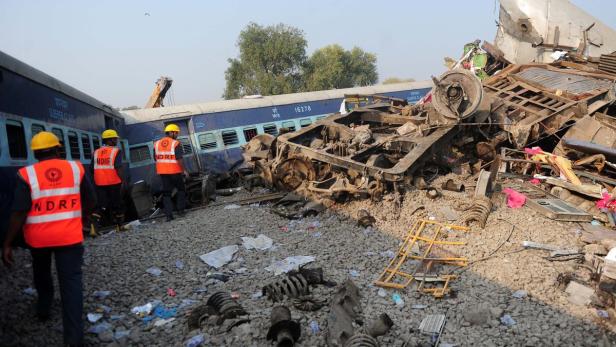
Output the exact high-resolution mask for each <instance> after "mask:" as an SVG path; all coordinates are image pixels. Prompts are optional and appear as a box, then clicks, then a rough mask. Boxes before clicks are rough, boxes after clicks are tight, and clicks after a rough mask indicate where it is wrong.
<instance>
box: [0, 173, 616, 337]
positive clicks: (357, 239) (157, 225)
mask: <svg viewBox="0 0 616 347" xmlns="http://www.w3.org/2000/svg"><path fill="white" fill-rule="evenodd" d="M451 177H453V176H450V177H441V178H439V179H438V180H440V179H443V180H444V179H446V178H451ZM454 178H457V177H454ZM438 180H437V182H436V183H438V182H440V181H438ZM468 183H469V184H471V182H468ZM435 186H440V184H435ZM442 193H443V195H442V196H441V197H440V198H438V199H436V200H430V199H428V198H427V197H426V196H425V194H424V192H421V191H413V192H407V193H406V195H405V196H404V198H403V199H402V204H398V203H396V201H397V198H396V196H394V195H389V196H386V197H385V198H384V199H383V201H380V202H377V203H374V202H370V201H354V202H350V203H347V204H344V205H336V206H334V208H332V209H330V210H328V211H326V212H325V213H322V214H320V215H319V216H316V217H311V218H306V219H301V220H296V221H290V220H287V219H284V218H282V217H280V216H278V215H276V214H273V213H271V212H270V209H269V207H268V206H267V205H266V206H242V207H240V208H233V209H225V206H224V205H220V206H215V207H208V208H204V209H201V210H196V211H193V212H190V213H189V214H188V215H187V216H186V217H184V218H180V219H177V220H175V221H173V222H170V223H165V222H162V220H156V221H149V222H145V223H143V224H142V225H141V226H139V227H138V228H136V229H133V230H130V231H127V232H122V233H119V234H118V233H112V234H109V235H106V236H104V237H100V238H97V239H88V240H86V244H85V246H86V251H85V260H84V267H83V270H84V297H85V309H84V311H85V312H84V320H85V326H86V329H91V328H92V327H93V326H96V325H97V324H101V323H106V324H107V327H108V329H106V330H104V331H102V332H100V333H98V334H96V333H86V343H87V344H88V345H110V346H118V345H119V346H154V345H156V346H183V345H184V344H185V342H186V341H187V340H189V339H190V338H191V337H194V336H196V335H199V334H203V335H204V338H205V341H206V343H204V344H203V345H214V346H219V345H225V346H271V345H272V343H271V342H270V341H267V339H266V334H267V330H268V328H269V324H270V323H269V319H270V317H269V315H270V312H271V309H272V307H273V306H274V305H273V304H272V303H271V302H270V301H269V300H268V299H267V298H265V297H260V296H259V295H258V293H260V292H261V288H262V287H263V286H264V285H265V284H267V283H269V282H271V281H273V280H275V279H276V277H275V276H273V274H272V273H271V272H268V271H266V270H265V268H266V267H267V266H269V265H271V264H272V263H273V262H275V261H277V260H282V259H284V258H286V257H289V256H300V255H302V256H314V257H315V258H316V260H315V262H314V263H312V264H311V265H310V266H311V267H322V268H323V270H324V273H325V278H326V279H328V280H332V281H335V282H337V283H338V284H339V285H340V284H341V283H342V282H344V280H346V279H347V278H351V279H352V280H353V281H354V282H355V284H356V285H357V286H358V287H359V289H360V291H361V295H362V298H361V304H362V307H363V317H364V320H365V321H369V320H371V319H373V318H376V317H377V316H378V315H379V314H381V313H383V312H386V313H387V314H388V315H389V316H390V317H391V319H392V320H393V322H394V326H393V328H392V329H391V331H390V332H389V333H388V334H387V335H385V336H382V337H379V341H380V343H381V345H382V346H402V345H403V343H404V342H405V341H407V342H408V345H409V346H415V345H420V344H422V343H425V342H426V341H430V339H429V338H426V337H425V336H422V335H421V333H420V332H419V331H418V327H419V323H420V322H421V320H422V319H423V317H425V316H426V315H429V314H445V315H446V317H447V321H446V325H445V329H444V332H443V334H442V337H441V342H442V343H448V344H452V345H458V346H479V345H485V346H514V345H515V346H518V345H531V346H542V345H546V346H555V345H567V346H600V345H606V346H609V345H611V344H613V343H615V342H616V339H615V338H614V336H613V335H612V334H611V333H610V332H609V331H610V329H609V326H610V323H609V321H608V320H606V319H604V318H600V317H599V316H598V315H597V312H596V309H594V308H591V307H583V306H575V305H572V304H571V303H569V301H568V300H567V294H566V293H565V292H564V291H563V290H562V289H559V288H558V286H557V280H556V279H557V277H558V275H559V274H561V273H567V272H569V273H575V272H579V271H580V270H579V269H578V268H577V267H576V266H575V265H576V264H575V263H574V262H550V261H548V260H546V259H544V257H545V256H546V255H547V254H546V253H545V252H543V251H539V250H520V248H521V246H520V245H521V242H522V241H523V240H532V241H535V242H540V243H547V244H553V245H558V246H562V247H563V248H575V247H580V244H578V243H577V235H576V232H575V229H576V228H579V226H578V225H577V224H576V223H562V222H554V221H551V220H548V219H546V218H544V217H542V216H540V215H538V214H536V213H535V212H533V211H532V210H531V209H529V208H527V207H523V208H522V209H517V210H512V209H509V208H507V207H506V205H505V204H504V203H497V204H496V207H495V211H494V212H492V214H491V215H490V217H489V219H488V225H487V227H486V228H485V229H483V230H482V229H480V228H478V227H476V226H474V227H472V228H471V230H470V231H469V232H468V233H467V234H466V235H464V241H466V242H467V244H466V245H465V246H463V247H461V248H460V253H461V254H462V255H464V256H466V257H468V258H469V259H470V260H471V261H472V260H473V259H480V258H482V257H485V256H486V255H488V254H490V252H491V251H492V250H494V249H495V248H496V247H497V246H498V245H500V244H501V243H503V242H504V244H503V246H502V247H501V248H500V249H499V250H498V251H497V252H496V253H495V254H494V256H493V257H492V258H490V259H487V260H485V261H481V262H477V263H475V264H472V266H470V267H469V268H468V269H466V270H465V271H463V272H461V274H460V277H459V278H458V279H457V280H455V282H454V283H453V285H452V286H453V289H454V292H455V295H452V296H446V297H445V298H443V299H435V298H433V297H431V296H428V295H422V294H419V293H417V292H416V291H415V290H414V288H412V287H409V288H406V289H404V290H401V291H393V290H385V293H386V295H385V296H381V295H379V294H378V292H379V287H376V286H374V285H373V284H372V283H373V282H374V280H375V279H376V278H377V276H378V275H379V274H380V272H381V271H382V270H383V268H384V267H385V265H387V263H388V262H389V259H390V258H389V256H390V254H391V253H392V252H396V251H397V248H398V245H399V242H400V239H401V238H403V237H404V236H405V235H406V233H407V232H408V230H409V228H410V226H411V225H412V223H413V222H414V221H415V220H416V219H417V218H430V217H433V218H435V219H436V220H444V218H445V217H447V216H450V215H451V214H452V210H453V211H454V213H459V214H460V215H462V214H463V212H464V208H466V207H467V206H468V204H469V202H470V199H469V198H468V193H455V192H448V191H445V192H442ZM237 197H238V196H237V195H236V196H234V197H232V198H237ZM496 200H498V198H497V199H496ZM420 205H423V206H424V207H425V208H424V209H419V210H417V207H418V206H420ZM443 206H448V207H449V209H447V210H444V209H442V207H443ZM360 209H367V210H368V211H370V213H371V214H372V215H373V216H374V217H375V218H376V224H375V225H374V226H373V227H369V228H363V227H359V226H357V223H356V221H355V219H354V217H355V216H356V214H357V211H358V210H360ZM512 224H514V225H515V228H514V231H513V232H511V225H512ZM510 233H511V236H510V238H509V241H504V240H505V239H506V238H507V236H508V235H509V234H510ZM259 234H263V235H265V236H267V237H269V238H271V239H273V241H274V242H273V246H272V247H271V248H270V249H268V250H264V251H262V250H255V249H253V250H246V249H245V248H244V247H243V246H242V240H241V237H242V236H249V237H257V235H259ZM229 245H238V246H239V250H238V252H237V253H236V254H235V256H234V258H233V260H232V261H231V262H230V263H228V264H227V265H225V266H223V267H221V268H220V269H213V268H210V267H209V266H208V265H207V264H205V263H204V262H203V261H202V260H201V259H199V256H200V255H202V254H205V253H208V252H211V251H214V250H216V249H219V248H221V247H225V246H229ZM15 263H16V264H15V266H14V267H13V268H12V269H6V268H5V267H1V268H0V278H1V280H0V281H1V282H0V288H1V292H2V294H3V295H2V296H0V305H1V307H2V313H1V314H0V336H1V337H0V345H2V346H19V345H25V346H44V345H50V346H51V345H61V343H62V332H61V331H62V324H61V314H60V303H59V296H58V291H56V302H55V304H54V308H53V311H52V319H51V320H50V321H48V322H46V323H39V322H37V321H36V319H34V309H33V306H32V305H33V303H34V302H35V294H34V295H33V294H32V293H28V291H27V289H28V288H31V287H32V278H31V277H32V275H31V261H30V255H29V253H28V252H27V251H24V250H18V251H16V252H15ZM151 268H157V269H159V270H160V275H158V276H156V275H155V274H156V273H157V272H156V271H154V273H155V274H152V271H150V272H147V271H146V270H148V269H151ZM213 272H221V273H225V274H227V275H230V277H229V280H228V281H227V282H221V281H218V280H216V279H214V278H213V277H211V276H209V277H208V273H210V274H211V273H213ZM54 281H55V274H54ZM56 285H57V283H56ZM169 289H171V290H169ZM219 290H226V291H229V292H234V295H238V296H239V299H238V302H239V303H240V304H241V305H242V306H243V307H244V309H245V310H246V311H247V312H248V313H249V315H250V319H251V321H250V323H247V324H242V325H239V326H237V327H234V328H232V329H230V331H229V332H226V331H225V329H224V327H225V325H224V324H223V326H221V327H218V326H212V325H206V326H204V327H203V328H201V329H195V330H192V331H191V330H189V328H188V326H187V324H186V314H187V313H188V312H189V311H190V309H191V308H194V307H195V306H197V305H199V304H204V303H205V301H206V300H207V298H208V297H209V295H210V294H212V293H214V292H216V291H219ZM97 291H99V293H95V292H97ZM100 291H109V292H110V293H109V295H108V296H106V297H104V295H101V294H100ZM335 291H336V287H332V288H330V287H326V286H323V285H319V286H316V287H314V288H313V290H312V292H313V294H314V295H316V296H318V297H321V298H325V299H329V298H330V297H331V296H332V295H333V293H334V292H335ZM521 291H522V292H521ZM516 292H518V293H516ZM170 293H173V294H175V295H172V294H170ZM382 293H383V291H381V294H382ZM394 293H399V294H400V295H401V297H402V299H403V300H404V306H402V307H399V306H396V305H395V304H394V302H393V300H392V294H394ZM514 293H516V295H514ZM519 293H524V294H522V295H520V294H519ZM154 300H160V301H161V302H162V304H163V305H164V307H166V308H168V309H171V308H175V309H176V314H175V315H174V316H173V317H171V318H175V320H171V321H169V322H168V323H166V324H164V325H160V326H156V325H157V324H161V322H160V321H158V322H157V321H150V322H144V321H143V319H142V318H140V317H138V316H137V315H135V314H134V313H131V309H133V308H134V307H136V306H141V305H145V304H147V303H148V302H152V301H154ZM188 300H192V302H191V301H188ZM283 304H285V305H287V306H288V307H289V308H290V309H291V313H292V317H293V319H295V320H297V321H299V322H300V324H301V327H302V336H301V339H300V340H299V342H298V344H297V345H298V346H323V345H325V332H326V330H327V315H328V311H329V306H326V307H324V308H322V309H320V310H318V311H316V312H304V311H299V310H297V309H295V308H294V307H293V306H292V305H291V304H290V300H286V301H284V302H283ZM96 312H101V313H103V318H101V319H100V320H98V321H97V322H96V323H90V322H88V321H87V320H86V318H85V314H87V313H96ZM609 313H610V316H611V317H613V313H614V312H613V311H609ZM506 315H509V316H510V317H511V318H512V319H513V321H515V324H514V325H510V326H508V325H506V324H504V323H503V319H502V318H503V317H504V316H506ZM312 321H316V322H317V323H318V325H319V327H320V330H319V331H318V332H316V333H314V332H313V331H312V330H311V328H310V322H312ZM505 321H507V320H505ZM313 325H314V324H313ZM103 327H104V325H103Z"/></svg>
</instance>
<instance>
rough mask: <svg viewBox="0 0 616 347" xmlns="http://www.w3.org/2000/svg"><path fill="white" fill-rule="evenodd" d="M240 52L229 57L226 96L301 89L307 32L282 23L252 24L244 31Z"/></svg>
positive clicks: (236, 96) (239, 40) (226, 72)
mask: <svg viewBox="0 0 616 347" xmlns="http://www.w3.org/2000/svg"><path fill="white" fill-rule="evenodd" d="M237 46H238V47H239V49H240V55H239V57H238V58H237V59H229V60H228V61H229V64H230V65H229V67H228V68H227V70H226V71H225V80H226V87H225V91H224V94H223V97H224V98H225V99H233V98H239V97H242V96H245V95H252V94H261V95H275V94H284V93H292V92H296V91H298V90H299V89H300V88H301V86H302V76H301V73H302V68H303V66H304V64H305V62H306V39H305V38H304V33H303V32H302V31H301V30H299V29H297V28H293V27H290V26H286V25H284V24H278V25H273V26H267V27H263V26H260V25H258V24H256V23H250V24H248V26H246V28H244V30H242V31H241V32H240V35H239V38H238V41H237Z"/></svg>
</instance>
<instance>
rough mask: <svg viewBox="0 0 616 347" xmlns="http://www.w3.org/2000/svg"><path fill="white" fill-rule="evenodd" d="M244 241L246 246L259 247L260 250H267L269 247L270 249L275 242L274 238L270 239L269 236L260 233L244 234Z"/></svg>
mask: <svg viewBox="0 0 616 347" xmlns="http://www.w3.org/2000/svg"><path fill="white" fill-rule="evenodd" d="M242 242H243V245H244V248H246V249H258V250H260V251H265V250H267V249H270V248H271V247H272V245H273V244H274V241H273V240H272V239H270V238H269V237H267V236H265V235H263V234H259V236H257V237H247V236H243V237H242Z"/></svg>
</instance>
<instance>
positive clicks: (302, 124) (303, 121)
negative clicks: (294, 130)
mask: <svg viewBox="0 0 616 347" xmlns="http://www.w3.org/2000/svg"><path fill="white" fill-rule="evenodd" d="M310 124H312V121H311V120H310V118H304V119H300V120H299V126H300V127H302V128H305V127H307V126H309V125H310Z"/></svg>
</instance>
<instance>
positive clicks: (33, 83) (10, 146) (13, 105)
mask: <svg viewBox="0 0 616 347" xmlns="http://www.w3.org/2000/svg"><path fill="white" fill-rule="evenodd" d="M105 129H115V130H117V131H118V133H119V134H120V136H121V137H122V138H124V140H122V141H121V142H120V146H121V148H122V149H123V152H124V163H126V164H125V165H128V164H127V163H128V157H127V153H128V151H127V149H128V141H127V140H126V139H125V136H126V132H125V129H124V118H123V117H122V115H120V114H119V112H117V111H116V110H114V109H113V108H112V107H110V106H109V105H106V104H104V103H102V102H101V101H98V100H96V99H94V98H93V97H91V96H88V95H86V94H84V93H82V92H81V91H79V90H77V89H75V88H73V87H71V86H69V85H67V84H65V83H63V82H61V81H59V80H57V79H55V78H53V77H51V76H49V75H47V74H45V73H43V72H41V71H39V70H37V69H35V68H33V67H31V66H29V65H27V64H25V63H23V62H21V61H19V60H17V59H15V58H13V57H11V56H9V55H8V54H5V53H3V52H0V239H2V238H3V235H4V233H5V231H6V228H7V227H8V219H9V213H10V210H11V208H10V207H11V204H12V202H13V194H14V189H15V180H16V179H17V177H16V172H17V170H18V169H19V168H21V167H22V166H25V165H30V164H33V163H35V162H36V159H35V158H34V153H33V152H32V150H31V149H30V139H31V138H32V136H34V135H36V134H37V133H38V132H40V131H50V132H52V133H54V134H55V135H56V136H57V137H58V138H59V139H60V142H61V144H62V150H61V156H62V157H64V158H65V159H69V160H79V161H81V162H82V163H83V164H84V166H85V167H86V170H89V169H90V166H91V163H92V153H93V151H94V150H96V149H97V148H99V147H100V146H101V138H100V134H101V132H102V131H103V130H105Z"/></svg>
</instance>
